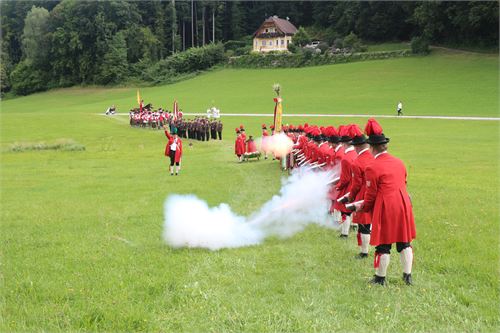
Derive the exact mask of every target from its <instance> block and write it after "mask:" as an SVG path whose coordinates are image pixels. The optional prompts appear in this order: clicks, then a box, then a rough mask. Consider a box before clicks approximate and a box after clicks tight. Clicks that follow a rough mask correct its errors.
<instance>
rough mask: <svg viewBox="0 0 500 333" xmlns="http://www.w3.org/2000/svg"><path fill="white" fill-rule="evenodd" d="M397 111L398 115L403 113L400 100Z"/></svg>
mask: <svg viewBox="0 0 500 333" xmlns="http://www.w3.org/2000/svg"><path fill="white" fill-rule="evenodd" d="M397 111H398V116H402V115H403V103H402V102H401V101H399V102H398V107H397Z"/></svg>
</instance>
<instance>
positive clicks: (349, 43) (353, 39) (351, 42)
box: [343, 31, 368, 52]
mask: <svg viewBox="0 0 500 333" xmlns="http://www.w3.org/2000/svg"><path fill="white" fill-rule="evenodd" d="M343 44H344V47H345V48H349V49H351V50H352V51H353V52H365V51H366V50H367V49H368V48H367V47H366V45H363V44H362V43H361V40H360V39H359V38H358V36H356V34H355V33H354V32H352V31H351V33H350V34H349V35H347V36H345V38H344V41H343Z"/></svg>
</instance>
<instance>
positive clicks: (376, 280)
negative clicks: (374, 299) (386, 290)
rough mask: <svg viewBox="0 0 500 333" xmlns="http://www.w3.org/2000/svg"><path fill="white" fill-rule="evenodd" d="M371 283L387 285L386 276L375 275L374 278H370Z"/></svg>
mask: <svg viewBox="0 0 500 333" xmlns="http://www.w3.org/2000/svg"><path fill="white" fill-rule="evenodd" d="M370 283H371V284H380V285H381V286H385V285H386V284H385V276H378V275H374V276H373V279H371V280H370Z"/></svg>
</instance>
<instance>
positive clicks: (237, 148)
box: [234, 128, 245, 163]
mask: <svg viewBox="0 0 500 333" xmlns="http://www.w3.org/2000/svg"><path fill="white" fill-rule="evenodd" d="M234 153H235V154H236V156H238V162H240V163H241V162H243V154H244V153H245V139H244V138H243V137H242V135H241V132H240V129H239V128H236V140H235V142H234Z"/></svg>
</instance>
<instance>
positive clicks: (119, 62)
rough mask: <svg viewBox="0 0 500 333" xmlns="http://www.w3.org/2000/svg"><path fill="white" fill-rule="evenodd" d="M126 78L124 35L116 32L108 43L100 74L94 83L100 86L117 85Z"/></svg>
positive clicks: (125, 44)
mask: <svg viewBox="0 0 500 333" xmlns="http://www.w3.org/2000/svg"><path fill="white" fill-rule="evenodd" d="M126 77H127V43H126V41H125V34H124V33H123V32H118V33H117V34H115V35H114V36H113V37H112V38H111V40H110V41H109V43H108V52H106V54H105V55H104V59H103V62H102V65H101V66H100V73H99V74H98V75H97V78H96V81H97V83H100V84H110V83H119V82H121V81H122V80H124V79H125V78H126Z"/></svg>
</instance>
